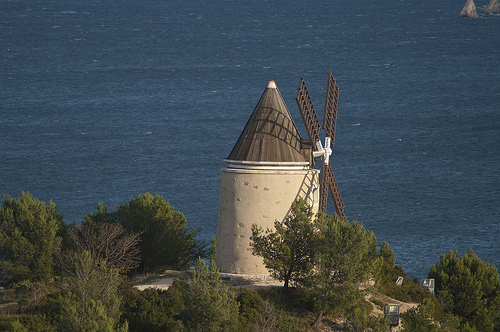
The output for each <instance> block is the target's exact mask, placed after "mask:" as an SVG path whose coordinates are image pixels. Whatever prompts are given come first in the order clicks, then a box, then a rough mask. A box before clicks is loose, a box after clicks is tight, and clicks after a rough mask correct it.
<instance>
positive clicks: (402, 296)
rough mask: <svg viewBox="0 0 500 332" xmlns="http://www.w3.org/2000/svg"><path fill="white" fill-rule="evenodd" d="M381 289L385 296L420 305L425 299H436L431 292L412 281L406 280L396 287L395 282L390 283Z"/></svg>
mask: <svg viewBox="0 0 500 332" xmlns="http://www.w3.org/2000/svg"><path fill="white" fill-rule="evenodd" d="M380 289H381V290H382V291H383V293H384V294H385V295H387V296H389V297H392V298H394V299H396V300H398V301H403V302H418V303H420V302H422V301H423V300H424V299H435V296H434V295H433V294H432V293H431V292H429V291H428V290H427V289H425V288H423V287H422V286H420V284H419V283H418V282H416V281H415V280H411V279H405V280H404V282H403V285H401V286H398V285H396V284H395V283H394V282H388V283H386V284H384V285H383V286H382V287H380Z"/></svg>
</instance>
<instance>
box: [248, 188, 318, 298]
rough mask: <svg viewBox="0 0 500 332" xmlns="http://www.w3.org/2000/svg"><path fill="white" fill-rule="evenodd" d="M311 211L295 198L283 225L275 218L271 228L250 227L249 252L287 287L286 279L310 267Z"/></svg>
mask: <svg viewBox="0 0 500 332" xmlns="http://www.w3.org/2000/svg"><path fill="white" fill-rule="evenodd" d="M312 217H313V212H312V208H311V206H309V205H308V204H307V202H306V201H305V200H304V199H302V198H299V199H298V200H297V201H296V202H294V203H293V205H292V208H291V212H290V214H289V215H288V216H287V217H286V218H285V221H284V222H283V224H282V223H281V222H279V221H275V223H274V228H275V229H274V230H270V229H267V230H266V232H265V234H264V232H263V230H262V227H261V226H257V225H253V226H252V237H251V238H250V240H251V241H252V242H251V243H250V245H251V246H252V253H253V254H254V255H259V256H261V257H262V258H263V260H264V265H265V266H266V268H267V269H269V270H270V272H271V275H272V276H273V277H274V278H276V279H278V280H280V281H284V288H285V289H288V286H289V283H290V281H294V280H296V279H297V278H298V277H300V276H301V275H303V274H306V273H308V272H309V271H310V270H311V269H312V268H313V266H314V248H315V247H314V241H313V238H314V227H313V223H312Z"/></svg>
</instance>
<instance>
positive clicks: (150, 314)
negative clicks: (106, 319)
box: [120, 280, 186, 332]
mask: <svg viewBox="0 0 500 332" xmlns="http://www.w3.org/2000/svg"><path fill="white" fill-rule="evenodd" d="M185 288H186V284H185V283H182V282H180V281H179V280H175V281H174V283H173V284H172V286H170V287H169V288H168V290H166V291H165V290H159V289H153V288H148V289H146V290H144V291H142V292H141V291H139V290H137V289H136V288H134V287H132V286H130V285H128V286H127V285H122V287H121V290H120V293H121V294H122V296H123V304H122V317H121V320H122V321H128V324H129V331H138V332H139V331H149V332H160V331H182V329H183V325H182V322H181V321H180V319H179V316H180V313H181V312H182V310H183V309H184V300H183V297H182V292H183V290H184V289H185Z"/></svg>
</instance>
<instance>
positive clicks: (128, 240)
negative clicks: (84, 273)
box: [59, 204, 140, 273]
mask: <svg viewBox="0 0 500 332" xmlns="http://www.w3.org/2000/svg"><path fill="white" fill-rule="evenodd" d="M107 215H109V213H107V211H106V208H105V207H103V205H102V204H99V207H98V210H97V211H95V212H94V213H92V214H88V215H86V216H85V221H84V222H83V223H82V224H81V225H79V226H78V227H74V228H73V229H71V230H70V231H69V237H70V239H71V242H72V243H71V247H70V248H69V249H68V250H67V251H65V252H63V253H61V254H60V255H59V258H60V259H59V261H60V263H61V265H62V266H63V267H64V268H66V269H68V268H70V267H71V266H73V265H74V258H75V257H76V255H78V254H80V253H82V252H85V251H87V252H89V253H90V255H91V257H92V258H93V259H95V260H99V261H100V262H101V263H102V264H104V265H105V266H106V267H108V268H113V269H117V270H118V271H119V272H122V273H123V272H127V271H130V270H132V269H134V268H136V267H137V266H138V265H139V261H140V256H139V248H138V244H139V234H138V233H132V234H127V232H126V230H125V229H124V228H123V227H122V226H121V225H119V224H117V223H113V222H110V218H108V217H106V216H107Z"/></svg>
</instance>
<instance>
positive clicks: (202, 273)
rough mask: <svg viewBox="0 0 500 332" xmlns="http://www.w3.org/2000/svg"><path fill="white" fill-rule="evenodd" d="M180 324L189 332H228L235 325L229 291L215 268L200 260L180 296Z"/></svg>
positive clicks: (233, 301)
mask: <svg viewBox="0 0 500 332" xmlns="http://www.w3.org/2000/svg"><path fill="white" fill-rule="evenodd" d="M184 303H185V309H184V311H183V312H182V314H181V315H182V318H183V322H184V325H185V326H186V327H187V328H188V329H190V330H192V331H231V330H235V329H236V327H237V326H238V306H239V304H238V302H237V301H236V299H235V296H234V293H233V290H232V289H230V288H229V287H227V286H225V285H222V282H221V279H220V276H219V272H218V270H217V267H216V266H215V265H212V266H210V268H208V267H207V266H206V265H205V262H204V261H203V260H202V259H201V258H200V259H199V260H198V263H197V264H196V266H195V269H194V272H193V280H192V282H191V283H190V284H188V287H187V291H186V292H185V294H184Z"/></svg>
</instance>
